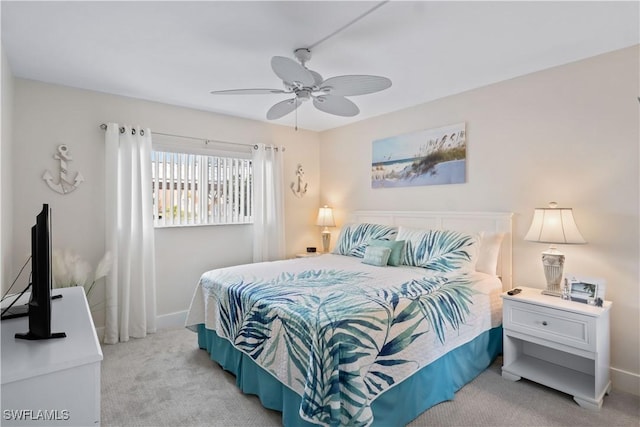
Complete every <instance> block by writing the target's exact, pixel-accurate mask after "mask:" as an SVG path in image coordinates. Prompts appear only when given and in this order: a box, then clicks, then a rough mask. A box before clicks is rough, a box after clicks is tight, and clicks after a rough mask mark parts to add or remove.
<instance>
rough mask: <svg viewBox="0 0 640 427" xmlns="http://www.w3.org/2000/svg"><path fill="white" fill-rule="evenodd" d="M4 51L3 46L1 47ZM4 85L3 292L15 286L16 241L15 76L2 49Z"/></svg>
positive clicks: (0, 156) (0, 157) (0, 126)
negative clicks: (13, 222) (13, 162)
mask: <svg viewBox="0 0 640 427" xmlns="http://www.w3.org/2000/svg"><path fill="white" fill-rule="evenodd" d="M0 49H1V46H0ZM1 50H2V53H1V55H0V56H1V59H0V62H1V67H2V68H1V70H0V76H1V78H2V79H1V83H0V85H1V86H0V95H1V96H0V97H1V104H0V105H1V106H0V108H1V109H2V115H1V116H0V130H1V131H0V138H1V139H0V194H1V196H0V254H1V256H0V258H1V259H0V291H1V292H2V294H3V295H4V293H5V291H6V290H7V289H9V286H11V282H13V279H14V277H13V272H12V271H11V268H6V266H10V265H11V264H12V263H13V255H12V254H13V251H12V250H11V249H12V248H11V243H12V239H13V237H12V236H13V228H12V220H13V216H12V209H11V203H12V194H13V184H12V183H13V179H12V178H13V177H12V166H11V151H12V150H11V145H12V135H13V132H12V124H13V75H12V73H11V68H10V67H9V63H8V62H7V58H6V54H5V52H4V49H1Z"/></svg>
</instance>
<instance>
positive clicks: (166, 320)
mask: <svg viewBox="0 0 640 427" xmlns="http://www.w3.org/2000/svg"><path fill="white" fill-rule="evenodd" d="M186 320H187V310H184V311H176V312H175V313H169V314H163V315H162V316H157V317H156V330H158V331H160V330H163V329H172V328H180V327H183V326H184V322H185V321H186ZM96 334H97V335H98V341H100V342H101V343H102V342H104V326H99V327H97V328H96Z"/></svg>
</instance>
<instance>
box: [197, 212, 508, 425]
mask: <svg viewBox="0 0 640 427" xmlns="http://www.w3.org/2000/svg"><path fill="white" fill-rule="evenodd" d="M510 287H511V214H509V213H460V212H387V211H384V212H383V211H357V212H354V213H353V214H352V215H351V217H350V218H349V220H348V222H347V223H346V224H345V225H344V226H343V227H342V229H341V231H340V236H339V237H338V239H337V242H336V245H335V249H334V251H333V253H331V254H323V255H320V256H317V257H306V258H296V259H291V260H283V261H274V262H267V263H256V264H248V265H243V266H234V267H228V268H221V269H216V270H212V271H209V272H205V273H204V274H203V275H202V277H201V279H200V281H199V283H198V285H197V287H196V289H195V291H194V296H193V299H192V302H191V307H190V309H189V312H188V315H187V321H186V326H187V327H188V328H190V329H191V330H193V331H195V332H197V333H198V344H199V346H200V348H202V349H204V350H206V351H208V352H209V354H210V356H211V358H212V359H213V360H214V361H216V362H217V363H219V364H220V365H221V366H222V367H223V368H224V369H225V370H228V371H230V372H231V373H233V374H234V375H235V376H236V382H237V384H238V386H239V387H240V388H241V390H242V391H243V392H245V393H248V394H255V395H257V396H258V397H259V398H260V400H261V402H262V404H263V406H265V407H267V408H270V409H275V410H278V411H281V412H282V416H283V424H284V425H285V426H308V425H331V426H334V425H354V426H357V425H358V426H359V425H361V426H370V425H373V426H401V425H406V424H407V423H408V422H410V421H411V420H413V419H414V418H415V417H417V416H418V415H419V414H420V413H422V412H423V411H425V410H426V409H428V408H429V407H431V406H433V405H435V404H437V403H439V402H442V401H445V400H451V399H453V396H454V393H455V392H456V391H457V390H459V389H460V388H461V387H462V386H463V385H464V384H466V383H467V382H469V381H471V380H472V379H473V378H475V377H476V376H477V375H478V374H479V373H480V372H482V371H483V370H484V369H486V368H487V367H488V366H489V365H490V364H491V363H492V361H493V360H494V359H495V357H497V355H498V354H499V353H500V352H501V351H502V329H501V300H500V297H499V295H500V293H501V292H502V290H503V289H508V288H510Z"/></svg>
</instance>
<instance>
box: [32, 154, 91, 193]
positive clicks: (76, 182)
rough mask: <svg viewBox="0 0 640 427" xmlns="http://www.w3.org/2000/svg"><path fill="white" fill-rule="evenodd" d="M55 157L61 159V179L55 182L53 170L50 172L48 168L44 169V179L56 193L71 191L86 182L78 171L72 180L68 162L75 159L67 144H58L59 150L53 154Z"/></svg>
mask: <svg viewBox="0 0 640 427" xmlns="http://www.w3.org/2000/svg"><path fill="white" fill-rule="evenodd" d="M53 158H54V159H56V160H60V179H59V180H58V182H57V183H55V182H53V175H51V172H49V171H48V170H46V171H44V175H42V179H44V181H45V182H46V183H47V185H48V186H49V188H51V189H52V190H53V191H55V192H56V193H60V194H68V193H71V192H72V191H73V190H75V189H76V188H78V187H79V186H80V184H82V183H83V182H84V177H83V176H82V175H81V174H80V172H78V173H76V176H75V178H73V181H72V180H71V179H70V177H69V175H67V172H68V170H67V162H68V161H70V160H73V159H72V157H71V155H70V154H69V148H68V147H67V146H66V145H65V144H62V145H58V152H57V153H56V154H54V155H53Z"/></svg>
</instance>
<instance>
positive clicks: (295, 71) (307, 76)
mask: <svg viewBox="0 0 640 427" xmlns="http://www.w3.org/2000/svg"><path fill="white" fill-rule="evenodd" d="M271 68H272V69H273V72H274V73H276V75H277V76H278V77H280V78H281V79H282V80H283V81H285V82H287V83H292V84H296V83H300V85H301V86H313V84H314V83H315V80H314V78H313V75H312V74H311V73H310V72H309V70H307V69H306V68H304V67H303V66H302V65H300V64H298V63H297V62H296V61H294V60H293V59H290V58H286V57H284V56H274V57H273V58H271Z"/></svg>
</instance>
